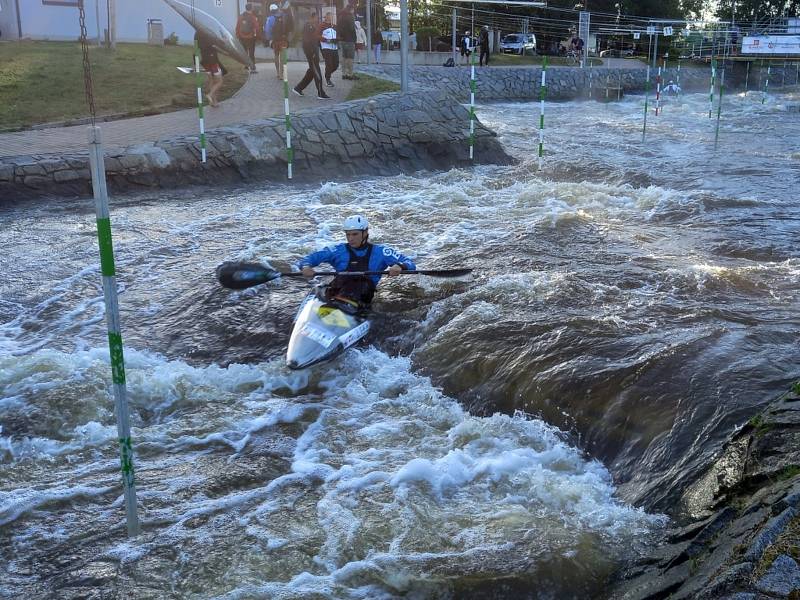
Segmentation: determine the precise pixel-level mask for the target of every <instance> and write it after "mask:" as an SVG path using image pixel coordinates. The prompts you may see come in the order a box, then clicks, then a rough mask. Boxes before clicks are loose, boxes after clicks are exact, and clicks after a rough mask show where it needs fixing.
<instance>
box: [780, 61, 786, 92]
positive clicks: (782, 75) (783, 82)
mask: <svg viewBox="0 0 800 600" xmlns="http://www.w3.org/2000/svg"><path fill="white" fill-rule="evenodd" d="M785 87H786V59H783V72H782V73H781V89H783V88H785Z"/></svg>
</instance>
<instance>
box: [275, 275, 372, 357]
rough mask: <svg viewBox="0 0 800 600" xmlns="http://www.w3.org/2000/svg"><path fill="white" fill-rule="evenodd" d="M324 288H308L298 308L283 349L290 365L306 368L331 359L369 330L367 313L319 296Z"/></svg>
mask: <svg viewBox="0 0 800 600" xmlns="http://www.w3.org/2000/svg"><path fill="white" fill-rule="evenodd" d="M320 296H324V288H321V289H318V290H317V291H314V292H311V293H310V294H309V295H308V296H306V299H305V300H303V303H302V304H301V305H300V309H299V310H298V311H297V315H296V316H295V318H294V329H292V337H291V338H290V339H289V348H288V349H287V351H286V364H287V366H288V367H289V368H290V369H305V368H306V367H310V366H311V365H315V364H317V363H320V362H322V361H325V360H330V359H332V358H334V357H336V356H338V355H339V354H341V353H342V352H344V351H345V350H347V349H348V348H349V347H350V346H352V345H353V344H355V343H356V342H358V341H359V340H360V339H362V338H363V337H364V336H365V335H367V332H368V331H369V327H370V322H369V320H368V319H367V318H366V315H364V314H363V313H361V314H350V313H349V312H345V310H342V308H340V307H339V306H337V304H336V303H329V302H326V301H325V300H323V299H321V298H320Z"/></svg>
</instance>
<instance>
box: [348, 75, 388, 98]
mask: <svg viewBox="0 0 800 600" xmlns="http://www.w3.org/2000/svg"><path fill="white" fill-rule="evenodd" d="M399 91H400V85H399V84H397V83H395V82H393V81H387V80H385V79H378V78H377V77H371V76H370V75H364V74H363V73H359V74H358V79H357V80H356V82H355V83H354V84H353V87H352V88H350V93H349V94H347V100H358V99H359V98H369V97H370V96H375V95H376V94H385V93H386V92H399Z"/></svg>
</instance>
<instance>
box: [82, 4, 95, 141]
mask: <svg viewBox="0 0 800 600" xmlns="http://www.w3.org/2000/svg"><path fill="white" fill-rule="evenodd" d="M83 2H84V0H78V20H79V22H80V26H81V37H80V40H81V50H82V51H83V89H84V93H85V94H86V103H87V104H88V105H89V115H90V116H91V118H92V126H94V125H95V118H96V114H95V113H96V110H95V105H94V92H93V89H92V88H93V87H94V83H93V82H92V64H91V63H90V62H89V44H88V42H87V41H86V37H87V36H86V12H85V11H84V9H83Z"/></svg>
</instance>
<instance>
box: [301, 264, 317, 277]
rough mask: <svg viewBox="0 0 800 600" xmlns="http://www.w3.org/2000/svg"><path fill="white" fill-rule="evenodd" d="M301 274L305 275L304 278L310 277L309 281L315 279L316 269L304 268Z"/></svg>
mask: <svg viewBox="0 0 800 600" xmlns="http://www.w3.org/2000/svg"><path fill="white" fill-rule="evenodd" d="M301 273H303V277H308V278H309V279H311V278H312V277H314V269H312V268H311V267H307V266H306V267H303V270H302V271H301Z"/></svg>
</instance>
